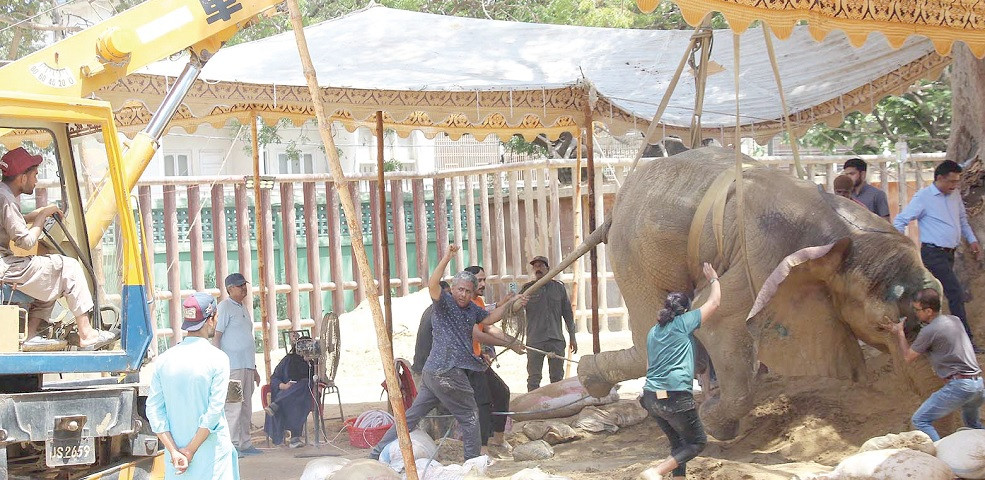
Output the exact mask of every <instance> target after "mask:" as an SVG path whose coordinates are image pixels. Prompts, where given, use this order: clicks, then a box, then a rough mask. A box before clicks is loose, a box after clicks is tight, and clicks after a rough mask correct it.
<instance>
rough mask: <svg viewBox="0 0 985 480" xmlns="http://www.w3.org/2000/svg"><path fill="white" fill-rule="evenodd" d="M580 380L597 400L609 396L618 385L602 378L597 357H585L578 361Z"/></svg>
mask: <svg viewBox="0 0 985 480" xmlns="http://www.w3.org/2000/svg"><path fill="white" fill-rule="evenodd" d="M578 380H579V381H580V382H581V385H582V386H583V387H585V390H586V391H588V394H589V395H591V396H593V397H595V398H602V397H604V396H606V395H608V394H609V392H610V391H611V390H612V387H614V386H615V385H616V384H615V382H610V381H608V380H606V379H605V377H603V376H602V373H601V372H600V371H599V369H598V363H597V362H596V356H595V355H585V356H583V357H581V359H580V360H579V361H578Z"/></svg>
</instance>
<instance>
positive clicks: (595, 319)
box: [579, 87, 602, 353]
mask: <svg viewBox="0 0 985 480" xmlns="http://www.w3.org/2000/svg"><path fill="white" fill-rule="evenodd" d="M587 88H590V87H587ZM587 88H586V91H585V100H584V101H585V148H586V149H587V150H588V151H587V153H586V155H585V159H586V163H587V164H588V230H589V231H591V232H594V231H595V227H597V226H598V225H597V220H596V218H595V145H594V143H595V142H594V131H593V130H594V129H595V127H594V126H593V124H592V101H591V96H590V95H589V93H588V90H587ZM579 148H580V146H579ZM589 262H590V263H591V272H592V283H591V285H592V293H591V297H592V351H593V352H595V353H599V352H601V351H602V346H601V345H600V343H599V253H598V246H592V250H591V251H590V252H589Z"/></svg>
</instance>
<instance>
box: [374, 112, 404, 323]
mask: <svg viewBox="0 0 985 480" xmlns="http://www.w3.org/2000/svg"><path fill="white" fill-rule="evenodd" d="M376 179H377V182H376V183H378V184H379V186H380V187H379V190H378V192H379V196H380V201H379V202H378V203H379V205H380V222H379V223H380V241H381V242H383V255H382V256H381V257H382V258H380V262H382V266H383V268H381V269H380V272H381V274H380V288H381V289H383V313H385V314H386V331H387V334H388V335H389V336H390V341H391V342H392V341H393V308H392V307H391V303H390V240H389V239H388V238H387V233H386V217H387V215H386V181H385V179H384V175H383V112H382V111H377V112H376ZM401 201H402V199H401Z"/></svg>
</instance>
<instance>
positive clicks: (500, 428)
mask: <svg viewBox="0 0 985 480" xmlns="http://www.w3.org/2000/svg"><path fill="white" fill-rule="evenodd" d="M465 271H466V272H469V273H471V274H473V275H475V279H476V281H478V287H477V288H476V291H475V296H474V297H473V298H472V303H475V304H476V305H478V306H480V307H483V308H485V309H487V310H488V309H489V307H487V306H486V302H485V299H484V296H485V294H486V270H485V269H484V268H482V266H480V265H472V266H470V267H467V268H466V269H465ZM511 297H512V294H510V296H508V297H506V298H505V299H503V302H501V303H505V302H507V301H509V299H510V298H511ZM493 346H500V347H508V348H509V349H510V350H513V351H514V352H516V353H517V354H520V355H523V354H524V353H525V351H526V348H525V347H524V346H523V344H521V343H520V342H518V341H517V340H516V339H515V338H513V337H511V336H510V335H507V334H506V332H504V331H503V330H502V329H500V328H499V327H497V326H495V325H476V326H475V329H474V330H472V350H473V353H475V354H476V355H480V356H481V357H482V359H483V361H485V362H486V364H487V365H489V366H488V367H487V368H486V370H485V371H484V372H476V373H474V374H472V376H471V377H470V380H471V383H472V389H473V390H475V401H476V403H477V404H478V405H479V430H480V431H481V433H482V446H483V447H487V446H493V447H503V446H505V444H506V439H505V435H506V416H505V415H493V414H492V412H508V411H509V410H510V387H509V386H507V385H506V382H504V381H503V379H502V378H500V376H499V375H498V374H497V373H496V371H495V370H493V368H492V365H491V364H492V360H491V359H492V358H493V357H494V356H495V350H493V348H492V347H493ZM490 438H491V439H490Z"/></svg>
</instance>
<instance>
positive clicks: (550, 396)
mask: <svg viewBox="0 0 985 480" xmlns="http://www.w3.org/2000/svg"><path fill="white" fill-rule="evenodd" d="M616 400H619V394H618V393H616V387H613V388H612V390H611V391H609V394H608V395H606V396H604V397H602V398H595V397H593V396H591V395H589V393H588V391H587V390H585V387H583V386H582V385H581V382H580V381H579V380H578V377H571V378H566V379H564V380H561V381H560V382H557V383H550V384H547V385H545V386H543V387H540V388H538V389H536V390H534V391H532V392H529V393H525V394H523V395H520V396H519V397H517V398H515V399H514V400H512V401H510V409H511V410H513V411H516V412H527V413H520V414H517V415H514V416H513V420H514V421H524V420H543V419H545V418H563V417H570V416H572V415H575V414H577V413H578V412H580V411H581V410H582V409H583V408H585V407H587V406H589V405H606V404H609V403H613V402H615V401H616Z"/></svg>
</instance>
